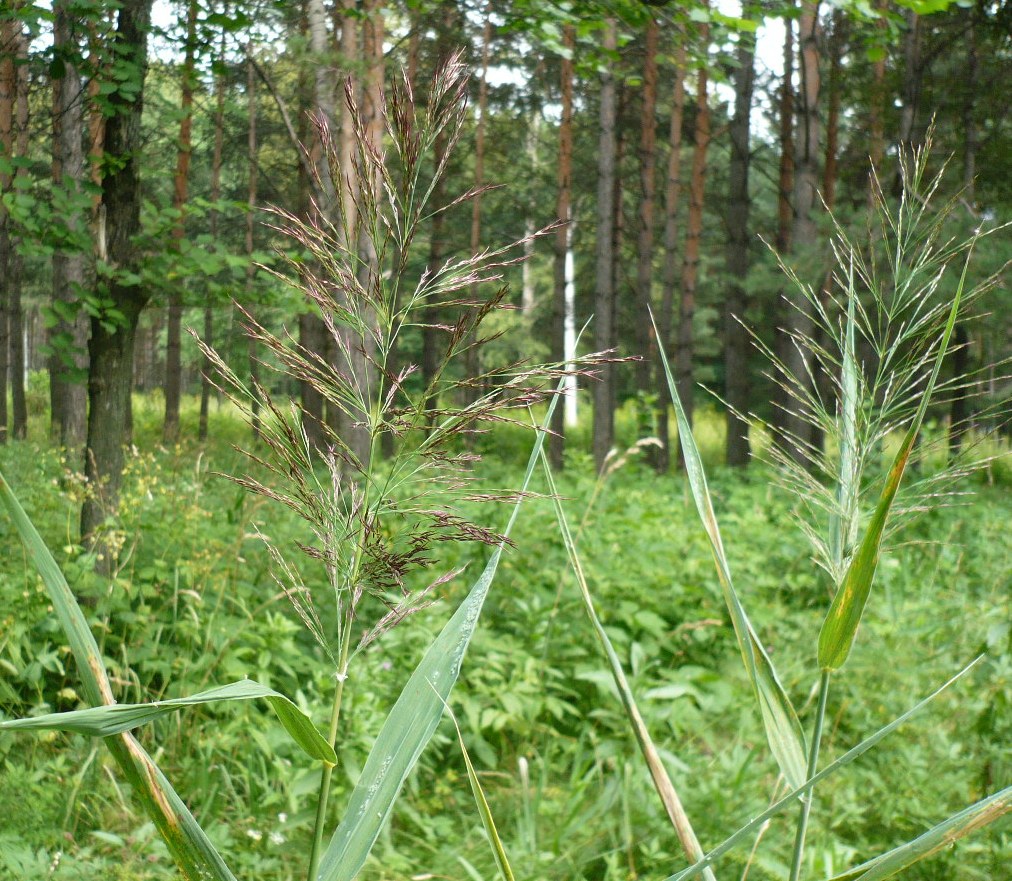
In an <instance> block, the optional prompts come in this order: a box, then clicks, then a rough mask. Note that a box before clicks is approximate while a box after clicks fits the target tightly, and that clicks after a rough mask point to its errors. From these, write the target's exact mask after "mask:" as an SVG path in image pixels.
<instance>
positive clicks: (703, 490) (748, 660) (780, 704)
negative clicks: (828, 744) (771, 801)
mask: <svg viewBox="0 0 1012 881" xmlns="http://www.w3.org/2000/svg"><path fill="white" fill-rule="evenodd" d="M650 320H651V322H653V316H652V315H651V317H650ZM654 333H655V334H657V325H656V323H655V324H654ZM658 349H659V351H660V356H661V364H662V365H663V367H664V375H665V377H666V378H667V381H668V391H669V392H670V393H671V401H672V403H673V404H674V406H675V416H676V417H677V419H678V440H679V442H680V443H681V445H682V455H683V458H684V460H685V473H686V475H687V476H688V478H689V486H690V488H691V489H692V497H693V499H694V500H695V503H696V510H697V511H698V512H699V517H700V520H702V521H703V528H704V529H705V530H706V534H707V536H708V537H709V539H710V550H711V551H712V552H713V560H714V563H715V564H716V566H717V577H718V579H719V580H720V586H721V590H722V591H723V594H724V603H725V604H726V605H727V609H728V612H729V613H730V615H731V624H732V626H733V627H734V635H735V637H736V638H737V640H738V649H739V650H740V651H741V657H742V660H743V661H744V663H745V670H746V671H747V673H748V677H749V680H750V681H751V683H752V688H753V690H754V692H755V695H756V699H757V700H758V701H759V711H760V713H761V714H762V720H763V727H764V728H765V729H766V739H767V740H768V741H769V745H770V750H771V752H772V753H773V756H774V758H775V759H776V760H777V764H778V765H779V766H780V770H781V771H782V772H783V775H784V779H785V780H786V781H787V783H788V785H789V786H790V787H792V788H797V787H799V786H800V785H801V784H802V783H804V781H805V777H806V776H807V774H806V772H807V767H808V759H807V757H806V750H805V735H804V732H803V731H802V730H801V723H800V722H799V721H798V714H797V713H796V712H795V710H794V706H793V705H792V704H791V701H790V698H788V697H787V692H786V691H784V687H783V686H782V685H781V684H780V680H779V678H778V677H777V673H776V670H775V669H774V668H773V662H772V661H771V660H770V658H769V655H767V654H766V650H765V649H764V648H763V646H762V643H761V642H760V641H759V637H758V636H756V633H755V630H754V629H753V628H752V623H751V622H750V621H749V619H748V616H747V615H746V614H745V609H744V608H743V607H742V604H741V602H740V601H739V599H738V594H737V593H736V592H735V589H734V584H733V582H732V581H731V568H730V566H729V565H728V562H727V556H726V555H725V553H724V543H723V541H722V539H721V537H720V527H719V526H718V525H717V516H716V514H715V513H714V511H713V502H712V500H711V499H710V490H709V488H708V487H707V484H706V473H705V472H704V470H703V460H702V457H701V456H700V455H699V448H698V447H697V446H696V441H695V438H693V436H692V426H691V425H689V420H688V419H687V417H686V415H685V410H684V409H683V407H682V402H681V400H680V399H679V397H678V390H677V389H676V388H675V380H674V378H673V377H672V375H671V366H670V365H669V364H668V359H667V356H666V355H665V353H664V347H663V346H659V347H658Z"/></svg>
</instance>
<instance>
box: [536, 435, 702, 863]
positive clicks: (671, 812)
mask: <svg viewBox="0 0 1012 881" xmlns="http://www.w3.org/2000/svg"><path fill="white" fill-rule="evenodd" d="M541 463H542V466H543V469H544V473H545V479H546V481H547V482H548V492H549V495H550V496H551V498H552V502H553V503H554V505H555V519H556V520H557V521H558V524H559V531H560V532H561V533H562V542H563V544H564V545H565V546H566V553H567V554H568V556H569V564H570V567H571V568H572V570H573V574H574V575H575V576H576V583H577V586H578V587H579V588H580V596H581V597H582V599H583V605H584V608H585V609H586V611H587V617H588V618H590V623H591V626H592V627H593V628H594V633H595V634H596V635H597V639H598V642H599V643H600V644H601V648H602V649H603V650H604V654H605V657H606V658H607V659H608V665H609V667H611V681H612V682H613V683H614V685H615V688H616V690H617V692H618V696H619V700H621V701H622V706H623V708H624V709H625V713H626V716H627V717H628V719H629V723H630V724H631V725H632V729H633V734H634V735H635V737H636V742H637V743H638V744H639V747H640V752H642V753H643V758H644V760H645V761H646V763H647V768H648V770H649V771H650V777H651V779H652V780H653V784H654V789H656V790H657V794H658V795H659V796H660V799H661V803H662V804H663V805H664V810H665V812H666V813H667V815H668V820H670V822H671V825H672V827H673V828H674V830H675V833H676V834H677V835H678V840H679V842H680V843H681V845H682V849H683V850H684V851H685V854H686V856H687V857H688V858H689V859H690V860H692V861H695V860H698V859H700V857H702V856H703V849H702V847H701V846H700V844H699V838H698V837H697V836H696V832H695V830H694V829H693V828H692V823H691V822H690V820H689V816H688V814H686V812H685V808H684V807H683V806H682V801H681V798H679V796H678V790H677V789H675V785H674V783H673V782H672V781H671V777H670V775H669V774H668V771H667V768H665V767H664V762H663V761H661V756H660V753H659V752H658V750H657V747H656V745H655V744H654V741H653V738H652V737H651V736H650V729H648V728H647V725H646V722H644V721H643V715H642V713H640V709H639V706H638V705H637V703H636V697H635V696H634V695H633V691H632V687H631V686H630V685H629V680H628V679H627V678H626V675H625V670H624V669H623V667H622V661H621V659H620V658H619V656H618V653H617V652H616V651H615V647H614V646H613V645H612V642H611V639H609V637H608V632H607V631H606V630H605V629H604V625H603V624H602V623H601V619H600V618H599V617H598V615H597V610H596V609H595V608H594V600H593V597H591V595H590V587H589V586H588V584H587V579H586V576H585V575H584V571H583V564H582V562H581V561H580V556H579V554H578V553H577V550H576V542H575V540H574V539H573V534H572V532H571V531H570V528H569V521H568V519H567V517H566V512H565V509H564V508H563V507H562V497H561V496H560V495H559V492H558V489H557V488H556V486H555V477H554V476H553V475H552V469H551V466H550V465H549V463H548V458H547V457H546V456H545V454H544V452H543V451H542V454H541ZM601 672H602V675H603V671H601ZM706 875H707V879H708V881H713V873H712V872H711V871H710V870H709V869H707V870H706Z"/></svg>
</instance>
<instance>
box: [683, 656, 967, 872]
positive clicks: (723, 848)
mask: <svg viewBox="0 0 1012 881" xmlns="http://www.w3.org/2000/svg"><path fill="white" fill-rule="evenodd" d="M983 657H984V656H983V655H980V656H979V657H976V658H974V659H973V660H972V661H971V662H970V663H969V664H967V665H966V666H965V667H964V668H963V669H962V670H960V671H959V672H958V673H957V674H956V675H955V676H953V677H952V678H951V679H950V680H949V681H948V682H946V683H945V684H944V685H942V686H941V687H939V688H937V689H935V691H933V692H932V693H931V694H929V695H928V696H927V697H926V698H924V700H922V701H920V702H919V703H917V704H915V705H914V706H912V707H911V708H910V709H909V710H907V711H906V712H905V713H903V714H902V715H900V716H897V717H896V718H895V719H893V721H892V722H890V723H889V724H887V725H883V726H882V727H881V728H879V730H878V731H876V732H875V733H874V734H872V735H871V736H870V737H867V738H865V739H864V740H862V741H861V742H860V743H859V744H858V745H857V746H855V747H854V748H853V749H850V750H848V751H847V752H845V753H844V754H843V755H842V756H840V758H838V759H836V760H835V761H833V762H830V763H829V764H828V765H826V767H825V768H823V769H822V770H821V771H819V773H818V774H815V775H814V776H813V777H812V778H811V779H810V780H807V781H805V783H804V784H802V785H801V786H799V787H798V788H797V789H795V790H793V791H792V792H789V793H788V794H787V795H785V796H784V797H783V798H782V799H780V800H779V801H777V802H775V803H774V804H772V805H770V806H769V807H768V808H767V809H766V810H765V811H763V812H762V813H761V814H759V816H758V817H756V818H754V819H753V820H750V821H749V822H748V823H746V824H745V825H744V826H742V827H741V828H740V829H739V830H738V831H737V832H735V833H734V834H733V835H731V836H730V837H729V838H727V839H726V840H725V841H723V842H721V843H720V844H718V845H717V846H716V847H715V848H714V849H713V850H711V851H710V852H709V853H708V854H707V855H706V856H705V857H703V859H701V860H700V861H699V862H697V863H695V864H694V865H692V866H689V868H687V869H683V870H682V871H681V872H677V873H675V874H674V875H670V876H669V877H667V878H665V879H664V881H689V879H690V878H695V877H696V876H697V875H699V874H700V873H701V872H703V871H704V870H705V869H706V868H707V867H709V866H711V865H713V863H715V862H716V861H717V860H719V859H720V858H721V857H722V856H724V854H726V853H729V852H730V851H731V850H733V849H734V847H735V846H736V845H738V844H741V843H742V842H744V841H745V840H746V839H748V838H749V837H751V836H752V834H753V833H755V832H756V831H758V830H759V829H761V828H762V825H763V824H764V823H766V822H767V821H769V820H770V819H772V818H773V817H775V816H776V815H777V814H779V813H780V812H781V811H784V810H786V809H787V808H789V807H791V806H792V805H794V804H797V800H798V799H799V798H800V797H801V796H803V795H804V794H805V793H806V792H809V791H811V790H812V789H813V788H814V787H815V786H816V785H817V784H819V783H821V782H822V781H823V780H825V779H826V778H827V777H829V776H830V775H832V774H835V773H836V772H837V771H839V770H840V769H841V768H843V766H844V765H849V764H850V763H851V762H853V761H854V760H855V759H857V758H858V757H859V756H862V755H864V753H866V752H868V750H870V749H871V748H872V747H873V746H875V745H876V744H878V743H879V742H880V741H881V740H883V739H884V738H886V737H887V736H888V735H890V734H892V732H893V731H895V730H896V729H897V728H899V727H900V726H901V725H903V724H904V723H905V722H907V721H908V720H909V719H910V718H911V717H912V716H914V715H915V714H917V713H919V712H920V711H921V710H923V709H924V708H925V707H926V706H927V705H928V704H929V703H931V702H932V701H933V700H934V699H935V698H936V697H938V696H939V695H940V694H941V693H942V692H943V691H945V690H946V689H948V688H949V686H950V685H954V684H955V683H956V682H958V681H959V680H960V679H962V678H963V677H964V676H965V675H966V674H967V673H969V672H970V671H971V670H972V669H973V668H974V667H976V666H977V664H979V663H980V661H981V659H982V658H983Z"/></svg>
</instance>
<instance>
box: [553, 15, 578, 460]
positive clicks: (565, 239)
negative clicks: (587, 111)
mask: <svg viewBox="0 0 1012 881" xmlns="http://www.w3.org/2000/svg"><path fill="white" fill-rule="evenodd" d="M562 39H563V45H564V46H565V48H566V49H568V50H569V57H565V56H563V57H562V58H561V59H560V69H559V87H560V88H559V91H560V99H561V101H562V115H561V117H560V119H559V164H558V177H557V180H558V189H557V191H556V199H555V215H556V218H557V219H558V220H559V221H560V222H561V223H562V224H563V225H562V226H560V227H559V228H558V229H557V230H556V231H555V242H554V244H555V255H554V264H553V268H554V279H553V280H554V290H553V294H552V360H553V361H555V362H556V363H560V364H561V363H565V361H566V354H567V353H566V280H567V279H566V259H567V256H568V255H569V253H570V244H569V243H570V238H571V235H572V223H573V209H572V190H573V56H572V53H573V49H574V47H575V45H576V32H575V29H574V28H573V26H572V25H566V27H565V30H564V31H563V34H562ZM551 427H552V432H553V434H551V435H550V436H549V439H548V458H549V461H550V462H551V463H552V467H553V468H555V469H557V470H559V469H561V468H562V467H563V464H564V462H565V443H566V441H565V430H566V422H565V409H564V408H563V407H556V408H555V412H554V413H553V414H552V426H551Z"/></svg>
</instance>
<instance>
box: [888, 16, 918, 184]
mask: <svg viewBox="0 0 1012 881" xmlns="http://www.w3.org/2000/svg"><path fill="white" fill-rule="evenodd" d="M904 17H905V19H906V32H905V33H904V35H903V80H902V87H901V91H902V96H901V102H902V103H901V105H900V130H899V146H900V152H904V151H909V150H910V149H911V148H912V147H914V146H915V145H916V143H917V138H916V134H915V131H916V125H917V116H918V111H919V110H920V105H921V87H922V81H923V74H924V71H923V69H922V67H921V17H920V16H919V15H918V14H917V13H916V12H914V10H912V9H907V10H905V12H904ZM902 191H903V178H902V176H901V175H900V172H899V169H898V168H897V170H896V174H895V176H894V177H893V193H894V194H895V195H896V196H899V195H900V194H901V193H902Z"/></svg>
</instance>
